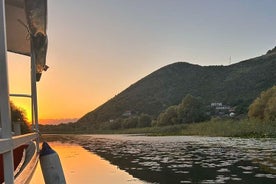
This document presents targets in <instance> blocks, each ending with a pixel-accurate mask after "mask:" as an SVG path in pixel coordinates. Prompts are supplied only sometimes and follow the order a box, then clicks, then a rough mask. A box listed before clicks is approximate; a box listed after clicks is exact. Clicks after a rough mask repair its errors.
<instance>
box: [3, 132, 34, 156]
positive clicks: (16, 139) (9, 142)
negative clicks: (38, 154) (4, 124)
mask: <svg viewBox="0 0 276 184" xmlns="http://www.w3.org/2000/svg"><path fill="white" fill-rule="evenodd" d="M37 138H38V133H28V134H24V135H17V136H13V137H11V138H2V139H0V154H3V153H7V152H9V151H11V150H14V149H15V148H17V147H19V146H21V145H24V144H26V143H29V142H30V141H32V140H36V139H37Z"/></svg>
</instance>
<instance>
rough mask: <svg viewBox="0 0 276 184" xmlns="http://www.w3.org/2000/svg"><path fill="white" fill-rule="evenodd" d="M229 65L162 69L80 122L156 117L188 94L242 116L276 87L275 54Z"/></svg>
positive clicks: (178, 65)
mask: <svg viewBox="0 0 276 184" xmlns="http://www.w3.org/2000/svg"><path fill="white" fill-rule="evenodd" d="M274 50H275V49H272V50H270V51H268V52H267V54H265V55H263V56H260V57H256V58H252V59H248V60H245V61H242V62H239V63H236V64H232V65H229V66H200V65H194V64H189V63H186V62H177V63H174V64H170V65H167V66H165V67H162V68H160V69H159V70H157V71H155V72H153V73H151V74H149V75H148V76H146V77H144V78H143V79H141V80H139V81H138V82H136V83H134V84H133V85H131V86H130V87H128V88H127V89H126V90H124V91H122V92H121V93H120V94H118V95H116V96H115V97H114V98H112V99H110V100H109V101H107V102H106V103H104V104H103V105H101V106H99V107H98V108H97V109H95V110H93V111H91V112H89V113H87V114H86V115H84V116H83V117H82V118H80V119H79V121H78V122H77V124H78V125H80V126H83V127H91V126H93V125H95V124H98V123H101V122H108V121H111V120H114V119H118V118H121V117H122V115H123V114H124V113H126V112H130V113H132V114H137V115H139V114H148V115H150V116H151V117H153V118H156V117H157V116H158V115H159V114H160V112H162V111H164V110H165V109H166V108H167V107H169V106H171V105H176V104H179V103H180V102H181V100H182V99H183V98H184V97H185V96H186V95H187V94H191V95H193V96H195V97H200V98H201V99H202V100H203V101H204V103H205V104H206V105H208V104H210V103H212V102H221V103H223V104H227V105H230V106H233V107H236V110H237V111H238V112H239V113H246V112H247V108H248V106H249V105H250V104H251V103H252V101H253V100H254V99H255V98H256V97H257V96H258V95H259V94H260V93H261V92H262V91H264V90H266V89H268V88H270V87H272V86H273V85H274V84H276V52H274Z"/></svg>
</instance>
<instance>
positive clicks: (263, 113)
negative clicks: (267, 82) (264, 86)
mask: <svg viewBox="0 0 276 184" xmlns="http://www.w3.org/2000/svg"><path fill="white" fill-rule="evenodd" d="M248 117H249V118H257V119H260V120H267V121H275V120H276V86H273V87H272V88H270V89H268V90H266V91H263V92H262V93H261V95H260V96H259V97H257V98H256V99H255V100H254V102H253V103H252V104H251V105H250V106H249V111H248Z"/></svg>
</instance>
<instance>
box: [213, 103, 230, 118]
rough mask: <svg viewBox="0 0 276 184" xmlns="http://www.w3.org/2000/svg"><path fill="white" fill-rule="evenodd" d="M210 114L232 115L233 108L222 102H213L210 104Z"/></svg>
mask: <svg viewBox="0 0 276 184" xmlns="http://www.w3.org/2000/svg"><path fill="white" fill-rule="evenodd" d="M210 115H211V116H219V117H234V116H235V109H234V108H232V107H230V106H229V105H224V104H223V103H222V102H213V103H211V104H210Z"/></svg>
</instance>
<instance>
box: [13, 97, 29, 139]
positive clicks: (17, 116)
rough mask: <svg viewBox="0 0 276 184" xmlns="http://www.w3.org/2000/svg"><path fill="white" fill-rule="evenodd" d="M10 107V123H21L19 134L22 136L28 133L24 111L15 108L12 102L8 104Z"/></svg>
mask: <svg viewBox="0 0 276 184" xmlns="http://www.w3.org/2000/svg"><path fill="white" fill-rule="evenodd" d="M10 107H11V121H12V122H22V124H20V127H21V133H23V134H24V133H28V132H30V127H29V125H28V123H27V118H26V115H25V112H24V110H22V109H20V108H18V107H16V106H15V105H14V104H13V103H12V102H11V103H10Z"/></svg>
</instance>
